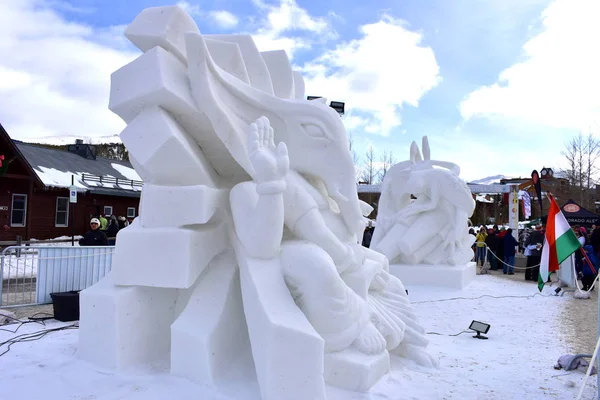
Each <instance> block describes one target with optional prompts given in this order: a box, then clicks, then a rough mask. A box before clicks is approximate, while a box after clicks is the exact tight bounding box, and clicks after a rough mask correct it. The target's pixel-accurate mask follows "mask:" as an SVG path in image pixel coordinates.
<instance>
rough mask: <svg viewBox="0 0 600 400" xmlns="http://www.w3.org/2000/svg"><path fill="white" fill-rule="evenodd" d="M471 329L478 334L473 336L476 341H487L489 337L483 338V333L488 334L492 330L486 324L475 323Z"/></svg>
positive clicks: (472, 323)
mask: <svg viewBox="0 0 600 400" xmlns="http://www.w3.org/2000/svg"><path fill="white" fill-rule="evenodd" d="M469 329H470V330H472V331H475V332H477V335H475V336H473V337H474V338H476V339H487V336H483V335H482V333H488V331H489V330H490V325H489V324H486V323H484V322H479V321H473V322H471V326H469Z"/></svg>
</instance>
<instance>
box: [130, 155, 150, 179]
mask: <svg viewBox="0 0 600 400" xmlns="http://www.w3.org/2000/svg"><path fill="white" fill-rule="evenodd" d="M129 162H130V163H131V165H132V166H133V169H134V170H135V172H136V173H137V174H138V175H139V176H140V178H142V181H144V182H152V181H153V180H154V179H153V177H152V174H151V173H150V172H149V171H148V170H146V169H145V168H144V167H143V166H142V164H140V163H139V162H137V160H136V159H135V157H134V156H133V154H131V153H129Z"/></svg>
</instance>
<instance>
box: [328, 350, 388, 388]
mask: <svg viewBox="0 0 600 400" xmlns="http://www.w3.org/2000/svg"><path fill="white" fill-rule="evenodd" d="M389 370H390V356H389V354H388V352H387V351H384V352H383V353H381V354H377V355H366V354H363V353H360V352H358V351H356V350H354V349H346V350H344V351H340V352H336V353H327V354H325V373H324V377H325V382H327V383H328V384H330V385H332V386H336V387H339V388H342V389H346V390H351V391H356V392H366V391H368V390H369V389H370V388H371V387H372V386H373V385H374V384H375V383H377V381H378V380H379V379H380V378H381V377H382V376H383V375H385V374H387V373H388V372H389Z"/></svg>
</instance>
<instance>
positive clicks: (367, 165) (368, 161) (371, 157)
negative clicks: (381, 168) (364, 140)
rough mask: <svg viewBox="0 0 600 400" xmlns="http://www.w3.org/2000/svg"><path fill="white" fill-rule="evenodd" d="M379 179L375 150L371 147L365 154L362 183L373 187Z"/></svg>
mask: <svg viewBox="0 0 600 400" xmlns="http://www.w3.org/2000/svg"><path fill="white" fill-rule="evenodd" d="M376 177H377V168H376V166H375V149H373V146H369V148H368V149H367V152H366V153H365V161H364V162H363V168H362V174H361V181H362V182H364V183H367V184H369V185H372V184H374V183H375V178H376Z"/></svg>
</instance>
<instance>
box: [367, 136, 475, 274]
mask: <svg viewBox="0 0 600 400" xmlns="http://www.w3.org/2000/svg"><path fill="white" fill-rule="evenodd" d="M423 155H424V159H423V157H422V156H421V152H420V150H419V148H418V146H417V144H416V143H414V142H413V143H412V145H411V149H410V160H408V161H403V162H401V163H398V164H396V165H394V166H393V167H392V168H391V169H390V170H389V171H388V173H387V174H386V176H385V179H384V182H383V188H382V191H381V198H380V200H379V208H378V214H377V229H375V232H374V234H373V238H372V239H371V246H370V247H371V248H372V249H374V250H375V251H378V252H380V253H382V254H384V255H385V256H386V257H387V258H388V259H389V260H390V262H392V263H398V264H404V265H419V264H429V265H451V266H457V265H466V264H468V263H469V262H470V260H471V259H472V258H473V251H472V250H471V245H472V244H473V236H472V235H469V233H468V231H467V229H468V228H467V220H468V218H469V217H470V216H471V215H472V214H473V211H474V209H475V201H474V200H473V196H472V194H471V191H470V190H469V188H468V186H467V185H466V184H465V183H464V182H463V181H461V180H460V178H459V177H458V175H459V173H460V168H459V167H458V165H456V164H454V163H450V162H446V161H435V160H431V156H430V149H429V143H428V140H427V137H426V136H425V137H423ZM430 278H431V277H430Z"/></svg>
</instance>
